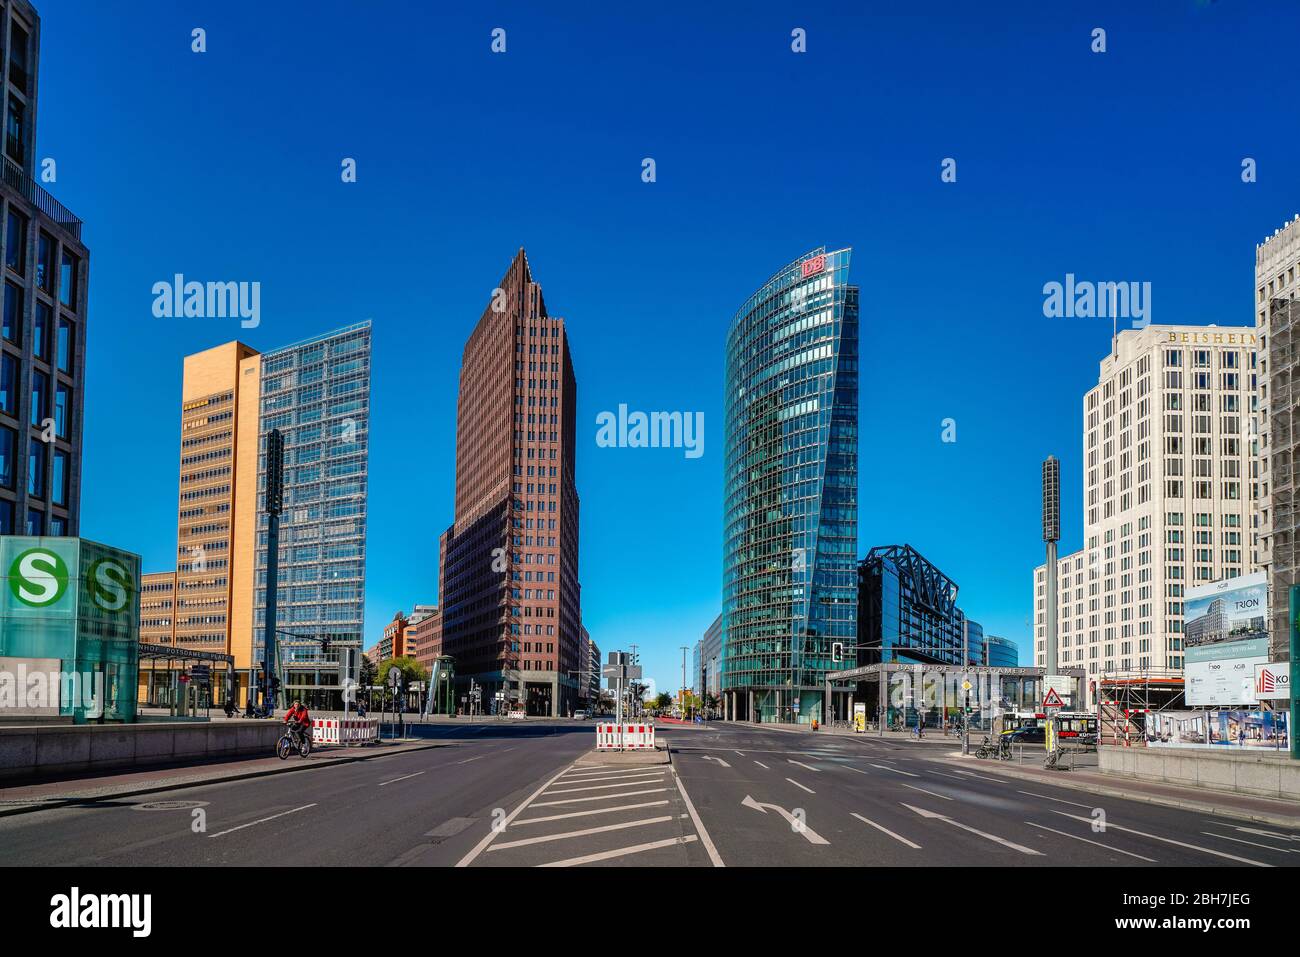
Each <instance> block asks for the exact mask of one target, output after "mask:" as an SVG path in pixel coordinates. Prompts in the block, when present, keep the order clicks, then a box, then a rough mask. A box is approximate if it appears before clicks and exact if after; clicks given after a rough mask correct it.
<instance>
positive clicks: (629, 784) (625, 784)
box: [546, 772, 664, 794]
mask: <svg viewBox="0 0 1300 957" xmlns="http://www.w3.org/2000/svg"><path fill="white" fill-rule="evenodd" d="M663 777H664V776H663V773H662V772H660V773H659V774H656V775H654V776H653V777H648V778H628V779H627V780H626V781H620V782H619V783H618V784H592V785H590V786H588V787H585V788H564V789H563V790H560V791H547V792H546V793H547V794H577V793H578V792H579V791H608V790H609V789H610V788H634V787H636V786H637V785H638V784H658V783H659V782H660V781H662V780H663Z"/></svg>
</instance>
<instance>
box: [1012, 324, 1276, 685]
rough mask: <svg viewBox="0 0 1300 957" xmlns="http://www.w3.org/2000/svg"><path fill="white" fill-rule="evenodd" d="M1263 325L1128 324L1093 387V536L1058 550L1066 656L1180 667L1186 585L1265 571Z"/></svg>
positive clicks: (1040, 610) (1133, 667)
mask: <svg viewBox="0 0 1300 957" xmlns="http://www.w3.org/2000/svg"><path fill="white" fill-rule="evenodd" d="M1255 355H1256V333H1255V330H1254V329H1252V328H1250V327H1239V326H1157V325H1152V326H1148V327H1146V328H1144V329H1126V330H1124V331H1122V332H1120V333H1119V334H1118V336H1117V337H1116V338H1115V340H1114V345H1113V349H1112V352H1111V354H1110V355H1108V356H1106V358H1104V359H1103V360H1102V362H1101V374H1100V376H1099V377H1098V381H1097V385H1096V387H1094V388H1093V389H1090V390H1089V391H1088V393H1087V394H1086V395H1085V396H1084V398H1083V410H1082V411H1083V517H1084V529H1083V546H1084V547H1083V548H1082V549H1080V550H1079V551H1076V552H1073V553H1071V554H1068V555H1065V556H1063V557H1061V558H1060V559H1059V561H1058V566H1057V574H1058V595H1059V598H1058V603H1057V608H1058V615H1059V619H1058V636H1059V638H1058V647H1057V662H1058V664H1059V665H1060V667H1063V668H1065V667H1073V668H1084V669H1086V671H1087V674H1088V678H1089V681H1088V686H1089V687H1088V688H1087V689H1085V691H1086V701H1087V705H1088V706H1089V707H1091V706H1092V705H1093V704H1094V703H1095V700H1096V696H1095V693H1094V692H1093V690H1092V684H1093V682H1095V681H1097V680H1098V679H1099V678H1100V677H1102V676H1111V677H1137V676H1139V675H1147V676H1150V677H1171V676H1175V675H1181V674H1182V668H1183V643H1182V638H1183V593H1184V590H1185V589H1187V588H1190V587H1193V586H1196V585H1204V584H1208V583H1210V582H1213V581H1218V580H1220V579H1224V578H1235V577H1237V576H1239V575H1243V574H1246V573H1248V572H1251V571H1254V570H1255V568H1256V566H1255V563H1254V560H1253V556H1252V552H1251V535H1250V533H1251V516H1252V494H1253V489H1252V485H1251V462H1252V454H1253V453H1252V447H1251V443H1250V429H1251V407H1252V406H1251V398H1252V396H1253V395H1254V390H1255V384H1256V383H1255ZM1045 575H1046V567H1045V566H1042V565H1040V566H1039V567H1038V568H1037V569H1035V571H1034V663H1035V665H1037V666H1039V667H1042V666H1044V665H1045V664H1046V632H1047V629H1046V617H1045V615H1046V607H1047V601H1046V598H1047V594H1046V578H1045Z"/></svg>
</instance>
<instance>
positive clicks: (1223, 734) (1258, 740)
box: [1145, 709, 1289, 751]
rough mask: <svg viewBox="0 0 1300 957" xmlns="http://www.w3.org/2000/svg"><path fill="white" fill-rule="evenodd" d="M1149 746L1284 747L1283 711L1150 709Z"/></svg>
mask: <svg viewBox="0 0 1300 957" xmlns="http://www.w3.org/2000/svg"><path fill="white" fill-rule="evenodd" d="M1145 731H1146V740H1147V745H1148V747H1152V748H1244V749H1247V750H1256V751H1263V750H1271V751H1286V750H1287V748H1288V747H1289V743H1288V738H1287V713H1286V712H1285V711H1248V710H1244V709H1243V710H1226V709H1225V710H1221V711H1152V712H1150V713H1148V714H1147V715H1146V722H1145Z"/></svg>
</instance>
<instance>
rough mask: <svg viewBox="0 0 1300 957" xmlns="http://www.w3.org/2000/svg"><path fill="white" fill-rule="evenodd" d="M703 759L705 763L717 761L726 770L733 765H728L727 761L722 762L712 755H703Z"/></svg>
mask: <svg viewBox="0 0 1300 957" xmlns="http://www.w3.org/2000/svg"><path fill="white" fill-rule="evenodd" d="M703 758H704V760H705V761H717V762H718V763H719V764H721V765H722V766H723V767H724V768H729V767H731V765H730V764H728V763H727V762H726V761H724V760H722V758H715V757H714V756H713V755H711V754H705V755H703Z"/></svg>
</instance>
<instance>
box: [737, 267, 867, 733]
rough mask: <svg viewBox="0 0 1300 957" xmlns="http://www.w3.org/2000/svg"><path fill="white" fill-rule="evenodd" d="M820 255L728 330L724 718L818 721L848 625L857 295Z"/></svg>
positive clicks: (744, 309)
mask: <svg viewBox="0 0 1300 957" xmlns="http://www.w3.org/2000/svg"><path fill="white" fill-rule="evenodd" d="M850 252H851V251H850V250H849V249H839V250H836V251H834V252H829V253H828V252H826V251H825V249H818V250H815V251H813V252H811V253H808V254H807V255H804V256H801V257H799V258H798V259H796V260H795V261H794V262H792V263H790V264H789V265H788V266H786V267H785V268H783V269H782V270H781V271H780V272H778V273H777V274H776V275H775V276H773V277H772V278H771V279H769V280H768V281H767V282H766V283H764V284H763V285H762V286H761V287H760V288H759V289H758V291H757V292H755V293H754V294H753V295H752V296H750V297H749V299H748V300H746V302H745V303H744V304H743V305H742V306H741V308H740V309H739V311H738V312H737V313H736V316H735V318H734V319H733V320H732V323H731V328H730V330H729V331H728V333H727V358H726V437H725V442H726V459H725V472H724V482H725V487H724V509H725V512H724V530H723V569H722V577H723V611H722V630H723V641H724V653H723V656H722V657H723V662H722V682H721V683H722V689H723V692H724V707H725V709H726V711H727V713H728V715H729V716H733V717H737V718H741V719H747V720H753V721H798V722H808V721H811V720H812V719H813V718H819V719H820V718H821V717H822V715H823V711H822V694H823V688H824V676H825V674H826V672H828V671H835V670H839V669H841V668H845V667H849V666H851V664H852V663H851V662H845V661H843V660H838V661H837V660H834V659H833V646H834V645H835V643H837V642H839V643H843V644H844V645H846V646H851V645H852V644H853V643H854V635H855V633H856V626H857V613H858V605H857V602H858V596H857V566H856V561H855V557H854V556H855V550H856V547H857V533H858V513H857V499H858V471H857V468H858V467H857V462H858V439H857V435H858V289H857V287H856V286H850V285H849V284H848V272H849V257H850Z"/></svg>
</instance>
